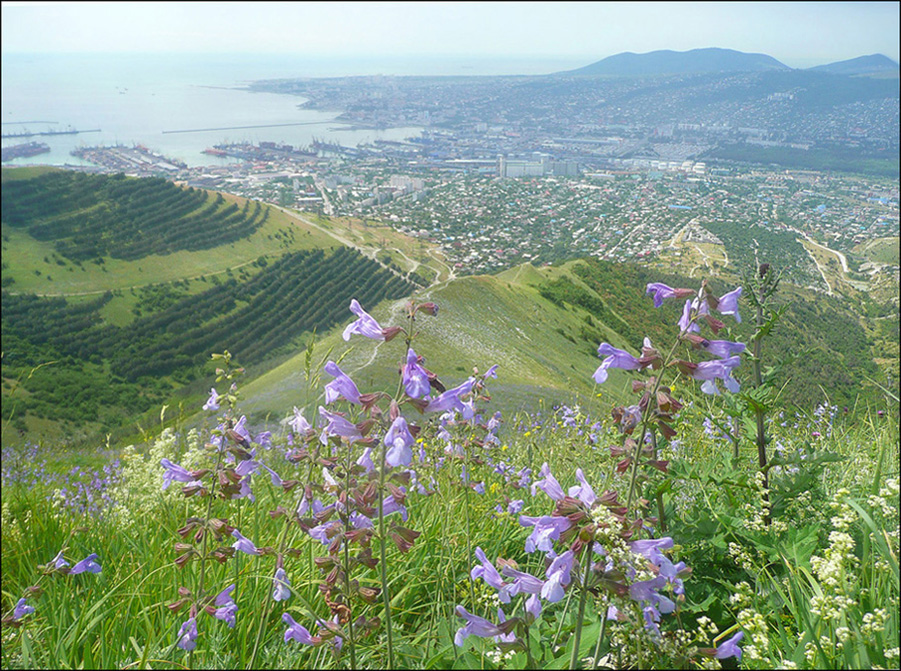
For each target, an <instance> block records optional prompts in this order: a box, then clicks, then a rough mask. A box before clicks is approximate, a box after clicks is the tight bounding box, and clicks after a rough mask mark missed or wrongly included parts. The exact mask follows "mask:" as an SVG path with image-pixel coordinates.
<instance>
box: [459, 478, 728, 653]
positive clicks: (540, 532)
mask: <svg viewBox="0 0 901 671" xmlns="http://www.w3.org/2000/svg"><path fill="white" fill-rule="evenodd" d="M576 480H577V484H576V485H574V486H572V487H570V488H568V490H565V491H564V489H563V487H562V486H561V485H560V483H559V482H558V481H557V479H556V478H555V477H554V475H553V474H552V473H551V471H550V468H549V466H548V464H547V463H545V464H543V466H542V468H541V470H540V472H539V479H537V480H536V481H535V482H534V483H533V484H532V490H533V495H534V493H535V491H536V490H537V489H540V490H541V491H543V492H544V493H545V494H547V495H548V496H549V497H550V498H551V499H552V500H553V501H554V503H555V507H554V510H553V512H552V513H551V514H550V515H543V516H540V517H531V516H527V515H521V516H520V518H519V523H520V525H522V526H523V527H526V528H531V529H532V532H531V534H530V535H529V537H528V538H527V539H526V541H525V548H524V549H525V551H526V553H533V552H542V553H544V555H545V564H546V566H547V569H546V571H545V574H544V577H543V578H542V577H538V576H534V575H531V574H530V573H527V572H524V571H521V570H519V566H518V564H517V563H516V562H515V561H513V560H509V559H502V558H498V559H497V561H496V564H495V563H493V562H492V561H490V560H489V559H488V557H487V556H486V555H485V553H484V551H483V550H482V549H481V548H476V550H475V558H476V559H477V560H478V562H479V563H478V564H477V565H476V566H475V567H474V568H473V569H472V572H471V577H472V579H473V580H477V579H482V580H484V581H485V583H486V584H487V585H489V586H491V587H492V588H494V589H495V590H497V598H498V601H499V602H500V603H501V604H511V603H512V601H513V598H514V597H517V596H520V597H521V600H522V604H521V609H520V610H521V612H522V615H520V616H517V617H507V615H506V614H505V612H504V610H503V607H500V608H498V610H497V622H492V621H490V620H488V619H486V618H483V617H480V616H478V615H475V614H473V613H470V612H469V611H467V610H466V609H465V608H464V607H463V606H457V614H458V615H459V616H460V617H461V618H463V619H464V620H465V622H466V624H465V625H464V626H463V627H461V628H460V629H458V631H457V633H456V636H455V639H454V640H455V643H456V644H457V645H458V646H462V645H463V642H464V640H465V639H466V638H467V637H468V636H478V637H483V638H492V639H493V640H494V641H495V643H498V644H502V647H501V649H502V650H506V651H509V650H513V649H524V650H527V651H528V645H527V641H528V636H529V634H528V630H529V627H530V626H531V625H532V624H533V623H534V622H535V621H536V620H537V619H538V618H539V617H540V615H541V613H542V611H543V609H544V608H545V607H547V606H548V605H550V604H555V603H558V602H560V601H562V600H563V599H564V597H565V596H566V594H567V592H568V591H570V590H576V591H577V593H578V594H579V598H580V614H579V616H578V619H577V622H580V620H581V618H582V613H583V612H584V608H585V601H586V598H587V596H588V595H589V594H591V595H594V596H595V597H596V598H597V599H598V611H599V612H601V613H602V614H603V616H604V618H605V619H606V620H610V621H612V622H614V623H629V624H630V625H631V629H635V627H636V625H637V626H638V628H639V629H643V630H644V631H645V632H646V633H645V639H646V641H647V642H650V643H652V644H654V645H655V646H656V647H657V648H658V649H659V650H658V654H661V653H662V654H666V655H667V656H673V655H674V653H677V654H676V656H677V657H680V658H684V659H688V658H692V657H699V658H700V657H704V656H707V657H715V658H718V659H724V658H726V657H731V656H737V657H740V656H741V651H740V649H739V648H738V645H737V644H738V642H739V641H741V638H742V636H743V634H742V633H741V632H739V633H738V634H736V635H735V636H734V637H732V638H731V639H729V640H728V641H726V642H724V643H723V644H721V645H720V646H719V647H718V648H716V649H707V648H701V647H699V645H698V644H699V643H700V642H703V641H706V639H701V638H696V637H688V638H686V636H685V633H684V632H682V633H674V632H671V633H665V632H663V631H662V630H661V628H660V624H659V623H660V622H661V620H662V617H663V616H664V615H670V614H673V613H675V612H677V610H678V607H679V606H678V604H679V603H681V602H682V601H683V600H684V586H683V579H684V578H685V577H687V576H688V575H689V574H690V573H691V570H690V569H689V568H688V567H687V566H686V565H685V564H684V562H678V563H673V562H672V561H671V560H670V559H669V557H667V555H666V554H665V551H666V550H669V549H672V548H673V546H674V543H673V539H672V538H669V537H663V538H657V539H647V540H637V539H635V535H636V533H637V532H638V531H639V529H640V521H629V520H628V519H627V517H626V512H627V511H626V508H625V507H624V506H623V505H622V503H621V502H620V501H619V500H618V496H617V494H616V492H614V491H612V490H608V491H605V492H603V493H602V494H601V495H600V496H599V495H597V494H596V493H595V491H594V489H593V488H592V486H591V485H590V484H589V483H588V481H587V479H586V478H585V475H584V473H583V472H582V470H581V469H580V468H579V469H576ZM515 610H516V608H513V610H512V611H511V612H513V611H515ZM578 627H579V625H577V632H579V631H580V628H578ZM577 639H578V633H577ZM674 642H678V646H677V647H678V648H679V649H678V650H674V649H673V647H674V646H673V643H674ZM574 645H575V648H574V651H577V650H578V640H577V641H576V643H575V644H574ZM574 655H575V652H574ZM633 661H636V660H634V659H633Z"/></svg>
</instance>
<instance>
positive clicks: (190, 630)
mask: <svg viewBox="0 0 901 671" xmlns="http://www.w3.org/2000/svg"><path fill="white" fill-rule="evenodd" d="M178 647H179V648H181V649H182V650H188V651H191V650H193V649H194V648H196V647H197V620H195V619H194V618H193V617H190V618H188V620H187V621H186V622H185V623H184V624H183V625H181V629H179V630H178Z"/></svg>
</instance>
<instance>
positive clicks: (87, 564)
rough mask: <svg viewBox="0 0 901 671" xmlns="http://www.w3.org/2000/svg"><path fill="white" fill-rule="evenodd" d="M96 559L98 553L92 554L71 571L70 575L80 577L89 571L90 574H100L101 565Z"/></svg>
mask: <svg viewBox="0 0 901 671" xmlns="http://www.w3.org/2000/svg"><path fill="white" fill-rule="evenodd" d="M96 559H97V553H96V552H92V553H91V554H89V555H88V556H87V557H85V558H84V559H82V560H81V561H80V562H78V563H77V564H75V566H73V567H72V570H71V571H69V575H78V574H79V573H84V572H85V571H87V572H88V573H100V570H101V569H100V564H98V563H97V561H96Z"/></svg>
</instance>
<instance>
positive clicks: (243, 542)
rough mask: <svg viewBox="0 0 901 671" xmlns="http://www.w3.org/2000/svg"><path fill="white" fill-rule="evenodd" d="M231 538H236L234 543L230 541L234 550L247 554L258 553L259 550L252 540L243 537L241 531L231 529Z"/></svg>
mask: <svg viewBox="0 0 901 671" xmlns="http://www.w3.org/2000/svg"><path fill="white" fill-rule="evenodd" d="M232 538H235V539H237V540H236V541H235V542H234V543H232V547H233V548H235V550H238V551H239V552H243V553H245V554H249V555H258V554H260V551H259V550H257V546H256V545H254V544H253V542H252V541H250V540H249V539H247V538H244V536H242V535H241V532H240V531H238V530H237V529H233V530H232Z"/></svg>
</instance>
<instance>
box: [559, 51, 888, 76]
mask: <svg viewBox="0 0 901 671" xmlns="http://www.w3.org/2000/svg"><path fill="white" fill-rule="evenodd" d="M790 70H797V71H805V72H820V73H826V74H836V75H850V76H855V75H882V74H886V73H892V72H897V70H898V63H896V62H895V61H894V60H892V59H891V58H889V57H888V56H885V55H884V54H870V55H866V56H858V57H857V58H851V59H848V60H843V61H835V62H832V63H826V64H824V65H817V66H814V67H810V68H792V67H789V66H788V65H785V64H784V63H782V62H781V61H779V60H777V59H776V58H774V57H772V56H770V55H768V54H764V53H749V52H744V51H737V50H735V49H723V48H720V47H705V48H701V49H690V50H688V51H673V50H671V49H658V50H655V51H648V52H645V53H635V52H632V51H624V52H621V53H618V54H614V55H612V56H607V57H606V58H603V59H601V60H599V61H596V62H594V63H591V64H589V65H586V66H584V67H581V68H577V69H575V70H566V71H563V72H557V73H555V75H567V76H570V75H575V76H583V75H589V76H596V75H603V76H613V77H635V76H663V75H686V74H711V73H726V72H771V71H790Z"/></svg>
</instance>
